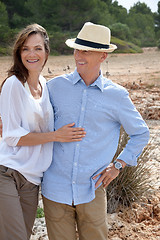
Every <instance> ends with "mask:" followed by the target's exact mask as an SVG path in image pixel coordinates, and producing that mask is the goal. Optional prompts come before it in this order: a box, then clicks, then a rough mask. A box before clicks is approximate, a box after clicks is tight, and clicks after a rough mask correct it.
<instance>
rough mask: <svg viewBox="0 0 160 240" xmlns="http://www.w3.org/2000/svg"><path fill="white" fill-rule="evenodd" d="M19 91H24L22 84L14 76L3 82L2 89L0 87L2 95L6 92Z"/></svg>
mask: <svg viewBox="0 0 160 240" xmlns="http://www.w3.org/2000/svg"><path fill="white" fill-rule="evenodd" d="M20 89H21V91H22V89H24V87H23V84H22V83H21V82H20V80H19V79H18V78H17V77H16V76H15V75H12V76H10V77H8V78H7V79H6V81H5V82H4V84H3V87H2V93H3V92H6V91H7V92H8V93H11V92H19V90H20Z"/></svg>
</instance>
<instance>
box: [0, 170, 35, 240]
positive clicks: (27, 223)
mask: <svg viewBox="0 0 160 240" xmlns="http://www.w3.org/2000/svg"><path fill="white" fill-rule="evenodd" d="M38 190H39V187H38V186H37V185H34V184H32V183H30V182H28V181H27V180H26V179H25V178H24V177H23V176H22V175H21V174H20V173H19V172H17V171H15V170H13V169H11V168H7V167H4V166H2V165H0V240H28V239H29V238H30V235H31V232H32V227H33V224H34V220H35V216H36V209H37V204H38Z"/></svg>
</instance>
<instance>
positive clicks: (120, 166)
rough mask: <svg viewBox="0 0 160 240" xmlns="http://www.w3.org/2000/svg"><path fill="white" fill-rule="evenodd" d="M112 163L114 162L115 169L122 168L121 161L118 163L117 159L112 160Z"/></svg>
mask: <svg viewBox="0 0 160 240" xmlns="http://www.w3.org/2000/svg"><path fill="white" fill-rule="evenodd" d="M113 164H114V167H115V168H116V169H117V170H119V171H121V170H122V169H123V167H122V163H120V162H118V161H114V162H113Z"/></svg>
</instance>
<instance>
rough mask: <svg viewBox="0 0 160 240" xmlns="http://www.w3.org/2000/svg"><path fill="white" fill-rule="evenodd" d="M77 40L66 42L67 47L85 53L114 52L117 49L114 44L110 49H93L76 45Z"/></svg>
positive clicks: (110, 45)
mask: <svg viewBox="0 0 160 240" xmlns="http://www.w3.org/2000/svg"><path fill="white" fill-rule="evenodd" d="M75 40H76V38H72V39H68V40H66V42H65V43H66V45H67V46H68V47H70V48H74V49H78V50H85V51H96V52H113V51H114V50H116V49H117V46H116V45H114V44H109V48H93V47H88V46H84V45H80V44H77V43H75Z"/></svg>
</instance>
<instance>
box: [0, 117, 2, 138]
mask: <svg viewBox="0 0 160 240" xmlns="http://www.w3.org/2000/svg"><path fill="white" fill-rule="evenodd" d="M0 136H1V137H2V119H1V117H0Z"/></svg>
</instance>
